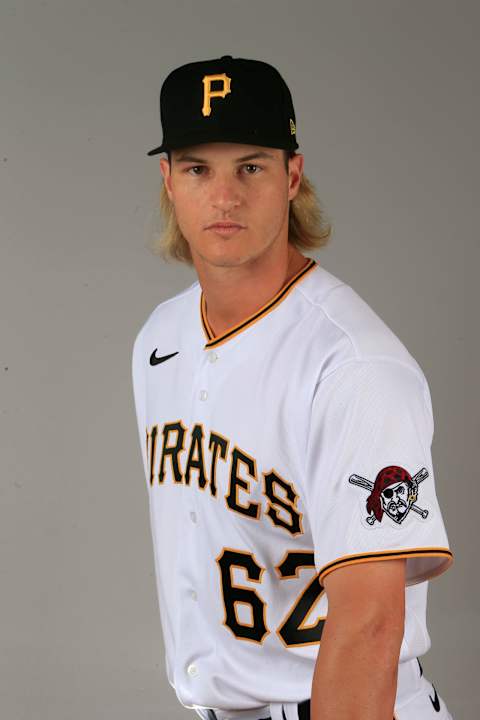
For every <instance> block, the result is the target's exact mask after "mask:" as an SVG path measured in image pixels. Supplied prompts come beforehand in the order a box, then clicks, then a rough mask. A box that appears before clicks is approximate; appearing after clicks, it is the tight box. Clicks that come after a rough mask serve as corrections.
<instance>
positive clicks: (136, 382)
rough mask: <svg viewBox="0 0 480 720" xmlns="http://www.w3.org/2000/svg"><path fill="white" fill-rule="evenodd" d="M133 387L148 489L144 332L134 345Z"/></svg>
mask: <svg viewBox="0 0 480 720" xmlns="http://www.w3.org/2000/svg"><path fill="white" fill-rule="evenodd" d="M131 370H132V386H133V400H134V408H135V417H136V425H137V430H138V437H139V441H140V450H141V455H142V462H143V470H144V474H145V481H146V483H147V489H148V470H147V466H148V463H147V445H146V438H147V435H146V433H147V427H146V378H145V355H144V352H143V333H142V330H141V331H140V332H139V333H138V334H137V336H136V338H135V341H134V343H133V350H132V366H131Z"/></svg>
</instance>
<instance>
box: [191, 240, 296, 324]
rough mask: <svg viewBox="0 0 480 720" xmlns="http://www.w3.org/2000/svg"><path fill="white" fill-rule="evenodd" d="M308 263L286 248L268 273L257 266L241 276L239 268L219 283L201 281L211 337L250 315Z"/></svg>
mask: <svg viewBox="0 0 480 720" xmlns="http://www.w3.org/2000/svg"><path fill="white" fill-rule="evenodd" d="M308 262H309V258H306V257H305V256H304V255H302V253H301V252H300V251H299V250H297V249H296V248H294V247H293V246H292V245H289V246H288V254H285V255H284V257H283V262H282V261H280V262H278V263H276V264H275V266H274V268H272V267H270V268H269V272H268V273H267V272H266V271H265V268H262V266H261V263H260V264H257V265H256V266H255V268H254V269H252V268H248V269H247V268H245V272H243V273H242V272H239V270H240V269H239V268H238V267H236V268H231V272H230V273H224V274H223V275H222V277H221V280H220V282H214V283H212V282H211V281H209V282H205V278H204V281H203V282H201V285H202V290H203V294H204V299H205V307H206V314H207V319H208V324H209V325H210V328H211V330H212V331H213V333H214V336H215V337H218V336H219V335H221V334H223V333H224V332H225V331H227V330H229V329H230V328H231V327H234V326H235V325H238V324H239V323H240V322H242V321H243V320H245V319H246V318H247V317H250V315H253V314H254V313H255V312H256V311H257V310H259V309H260V308H261V307H263V305H265V304H266V303H267V302H268V301H269V300H271V299H272V298H273V297H274V296H275V295H276V294H277V293H278V292H279V291H280V290H281V289H282V287H284V286H285V285H286V284H287V283H288V282H289V280H290V279H291V278H292V277H293V276H294V275H296V274H297V273H298V272H299V270H301V268H302V267H304V266H305V265H306V264H307V263H308Z"/></svg>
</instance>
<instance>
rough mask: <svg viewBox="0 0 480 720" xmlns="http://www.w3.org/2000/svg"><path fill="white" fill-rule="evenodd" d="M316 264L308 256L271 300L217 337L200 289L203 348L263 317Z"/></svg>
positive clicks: (231, 335) (218, 343) (228, 337)
mask: <svg viewBox="0 0 480 720" xmlns="http://www.w3.org/2000/svg"><path fill="white" fill-rule="evenodd" d="M316 265H317V261H316V260H314V259H313V258H308V261H307V263H306V265H304V266H303V268H300V270H299V271H298V272H297V273H296V274H295V275H294V276H293V277H292V278H290V280H289V281H288V282H287V283H286V284H285V285H284V286H283V287H282V288H281V289H280V290H279V291H278V293H277V294H276V295H274V297H273V298H272V299H271V300H269V301H268V302H267V303H265V305H262V307H261V308H260V309H259V310H256V312H254V313H253V314H252V315H250V316H249V317H247V318H246V319H245V320H242V322H240V323H238V324H237V325H233V327H231V328H229V329H228V330H225V332H223V333H222V334H221V335H218V336H217V337H215V336H214V334H213V330H212V328H211V327H210V325H209V323H208V320H207V313H206V309H205V297H204V294H203V290H202V291H201V293H200V319H201V322H202V327H203V332H204V334H205V337H206V339H207V342H206V343H205V348H211V347H217V346H218V345H221V344H222V343H224V342H226V341H227V340H230V338H232V337H235V335H238V334H239V333H241V332H242V331H243V330H245V329H246V328H247V327H250V325H253V324H254V323H256V322H258V321H259V320H260V319H261V318H262V317H264V315H267V314H268V313H269V312H271V311H272V310H274V309H275V308H276V307H277V305H279V304H280V303H281V302H282V300H284V299H285V298H286V297H287V295H288V294H289V292H290V291H291V290H292V289H293V288H294V286H295V285H296V284H297V283H298V282H300V280H301V279H302V278H304V277H305V275H307V273H309V272H311V271H312V270H313V268H314V267H316Z"/></svg>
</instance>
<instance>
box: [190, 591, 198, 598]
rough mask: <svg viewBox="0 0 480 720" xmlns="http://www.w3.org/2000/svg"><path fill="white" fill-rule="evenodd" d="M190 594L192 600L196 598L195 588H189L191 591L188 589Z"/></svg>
mask: <svg viewBox="0 0 480 720" xmlns="http://www.w3.org/2000/svg"><path fill="white" fill-rule="evenodd" d="M190 595H191V597H192V599H193V600H196V599H197V593H196V592H195V590H191V591H190Z"/></svg>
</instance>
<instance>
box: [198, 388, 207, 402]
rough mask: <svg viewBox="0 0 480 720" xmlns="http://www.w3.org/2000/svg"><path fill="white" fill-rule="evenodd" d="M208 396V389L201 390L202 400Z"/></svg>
mask: <svg viewBox="0 0 480 720" xmlns="http://www.w3.org/2000/svg"><path fill="white" fill-rule="evenodd" d="M207 397H208V392H207V391H206V390H200V400H206V399H207Z"/></svg>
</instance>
